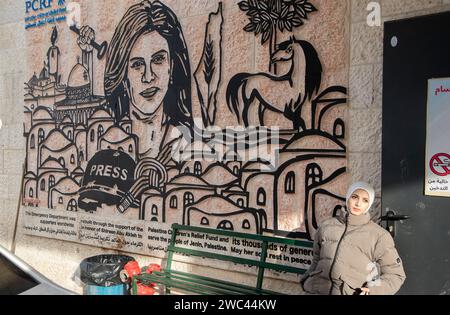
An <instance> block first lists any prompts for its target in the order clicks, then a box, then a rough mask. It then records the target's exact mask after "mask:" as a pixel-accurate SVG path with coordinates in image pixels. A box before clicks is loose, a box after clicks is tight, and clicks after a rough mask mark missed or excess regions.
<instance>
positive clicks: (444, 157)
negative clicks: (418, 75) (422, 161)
mask: <svg viewBox="0 0 450 315" xmlns="http://www.w3.org/2000/svg"><path fill="white" fill-rule="evenodd" d="M449 122H450V78H442V79H431V80H429V81H428V109H427V148H426V170H425V194H426V195H428V196H440V197H450V137H449V134H450V124H449Z"/></svg>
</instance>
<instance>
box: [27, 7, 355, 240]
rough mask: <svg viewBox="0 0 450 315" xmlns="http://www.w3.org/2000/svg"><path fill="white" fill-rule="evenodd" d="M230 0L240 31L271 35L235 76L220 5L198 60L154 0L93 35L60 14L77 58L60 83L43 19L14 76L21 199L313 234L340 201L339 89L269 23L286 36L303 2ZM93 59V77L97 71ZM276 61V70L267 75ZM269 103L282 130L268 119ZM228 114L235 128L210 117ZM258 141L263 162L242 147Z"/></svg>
mask: <svg viewBox="0 0 450 315" xmlns="http://www.w3.org/2000/svg"><path fill="white" fill-rule="evenodd" d="M239 7H240V9H241V10H243V11H245V12H247V15H248V16H249V18H250V20H251V23H250V24H249V25H247V26H246V27H245V29H244V30H242V31H243V32H246V31H247V32H255V34H256V35H258V34H259V33H261V34H262V43H263V44H265V45H267V43H266V42H267V41H269V40H270V44H269V45H270V48H269V51H270V69H269V72H259V73H253V74H252V73H235V75H234V76H233V77H232V78H231V79H230V80H229V82H224V78H223V61H224V58H223V57H224V48H223V47H224V43H223V41H224V37H223V30H224V24H226V23H227V20H226V19H225V18H224V15H223V5H222V3H220V4H219V7H218V9H217V11H215V12H211V14H210V15H209V19H208V22H207V24H206V25H205V28H204V36H201V39H202V40H203V51H202V54H201V57H200V59H199V60H191V59H190V55H189V52H188V43H187V42H186V40H185V37H184V35H183V29H182V27H181V24H180V22H179V20H178V18H177V15H176V14H175V13H174V12H173V11H172V10H171V9H170V8H169V7H167V6H166V5H165V4H164V3H162V2H160V1H142V2H139V3H137V4H135V5H132V6H131V7H129V8H128V10H127V11H126V13H125V14H124V15H123V16H122V18H121V20H120V22H119V23H118V24H117V25H116V26H115V31H114V35H113V36H112V38H111V39H110V40H109V41H107V42H102V43H101V44H99V42H100V41H98V40H97V39H96V36H97V34H96V32H95V30H94V29H93V28H91V27H90V26H87V25H84V26H79V25H72V26H71V27H70V29H71V30H72V31H73V32H71V34H72V35H73V38H71V40H73V41H76V42H77V44H78V47H79V49H80V52H81V58H78V60H76V63H75V66H74V67H73V68H72V70H71V71H70V74H69V77H68V80H67V82H62V80H61V73H60V64H61V61H60V59H61V54H62V53H61V49H60V48H59V47H58V30H57V28H56V27H55V28H54V29H53V30H52V31H51V36H50V48H49V49H48V53H47V56H46V57H47V59H46V60H45V62H44V66H43V68H42V69H41V71H40V73H39V75H36V74H34V75H33V76H32V78H31V79H30V80H29V81H28V82H27V83H25V91H26V95H25V123H24V129H25V132H24V134H25V137H26V138H27V161H26V174H25V178H24V187H23V204H24V205H26V206H29V207H41V208H49V209H55V211H56V210H60V211H71V212H87V213H93V214H97V215H99V216H104V217H108V216H121V217H124V218H127V219H136V220H145V221H151V222H155V223H156V222H157V223H168V224H171V223H182V224H187V225H194V226H203V227H210V228H218V229H226V230H233V231H239V232H246V233H257V234H275V235H282V236H289V237H295V238H304V239H312V238H313V236H314V233H315V231H316V229H317V227H318V224H319V223H320V222H321V221H323V220H325V219H326V218H328V217H330V216H332V215H333V213H334V212H335V211H336V210H337V209H338V208H340V207H343V206H344V205H345V198H344V196H343V195H342V193H343V192H342V187H346V185H347V182H346V181H347V178H346V176H345V173H346V157H347V151H346V146H345V144H344V141H345V137H346V134H345V123H344V121H345V110H344V111H343V110H341V108H342V106H343V107H344V108H345V106H346V102H347V97H346V93H347V90H346V88H345V87H342V86H330V87H325V88H323V87H322V78H323V71H324V70H323V66H322V63H321V60H320V57H319V54H318V52H317V51H316V49H315V48H314V45H313V44H312V43H310V42H308V41H306V40H302V39H300V38H297V37H296V36H294V34H290V38H289V39H288V40H283V41H282V42H280V43H277V32H283V33H284V32H291V33H292V30H293V28H295V27H300V26H302V25H303V21H302V19H306V18H307V14H310V13H313V12H315V14H319V13H318V12H316V11H317V10H316V8H315V7H314V6H313V5H312V4H310V3H309V2H307V1H297V0H293V1H277V0H267V1H266V0H264V1H253V0H249V1H242V2H240V3H239ZM267 15H268V16H267ZM312 17H313V16H311V18H312ZM202 35H203V33H202ZM199 37H200V36H199ZM104 58H106V59H105V69H104V76H103V78H98V77H97V78H96V75H95V74H96V73H97V72H96V71H95V66H96V63H97V62H98V61H99V60H102V59H104ZM282 64H284V65H288V67H287V68H288V71H286V72H285V73H281V74H278V72H281V70H280V69H284V68H283V67H282ZM192 65H196V68H195V69H196V70H195V72H194V73H191V66H192ZM277 65H278V66H280V67H275V66H277ZM95 80H103V86H104V93H103V95H96V94H95V93H94V89H95V88H94V87H95V82H96V81H95ZM193 87H194V88H196V91H195V93H193V92H192V88H193ZM221 89H223V90H224V91H225V93H224V97H223V99H221V97H220V96H221V95H222V94H221V93H219V91H220V90H221ZM194 98H197V100H198V102H194V101H193V99H194ZM194 104H199V106H200V109H199V111H198V112H200V113H201V117H198V119H197V117H194V114H193V113H194V106H195V105H194ZM220 104H227V105H228V109H227V108H226V106H224V107H220ZM273 114H279V115H281V116H282V117H283V119H284V120H285V121H287V122H288V125H289V126H291V127H290V128H288V129H280V128H278V127H277V126H270V125H269V124H268V123H266V118H267V117H269V116H271V115H273ZM229 116H232V117H235V120H236V126H235V127H233V128H224V127H216V126H215V125H216V124H218V122H220V121H222V120H223V119H224V117H229ZM230 143H231V145H230ZM262 144H265V145H267V146H269V147H270V150H272V151H271V152H274V154H276V156H277V158H276V165H273V163H271V161H270V159H271V158H273V156H272V157H266V158H265V157H264V156H261V155H258V156H257V157H256V158H251V159H246V158H245V157H246V156H248V152H249V151H251V150H254V149H259V147H260V146H262ZM192 148H195V149H194V150H193V149H192ZM175 153H177V154H175ZM197 153H199V154H197ZM180 156H183V158H180ZM186 157H187V158H186Z"/></svg>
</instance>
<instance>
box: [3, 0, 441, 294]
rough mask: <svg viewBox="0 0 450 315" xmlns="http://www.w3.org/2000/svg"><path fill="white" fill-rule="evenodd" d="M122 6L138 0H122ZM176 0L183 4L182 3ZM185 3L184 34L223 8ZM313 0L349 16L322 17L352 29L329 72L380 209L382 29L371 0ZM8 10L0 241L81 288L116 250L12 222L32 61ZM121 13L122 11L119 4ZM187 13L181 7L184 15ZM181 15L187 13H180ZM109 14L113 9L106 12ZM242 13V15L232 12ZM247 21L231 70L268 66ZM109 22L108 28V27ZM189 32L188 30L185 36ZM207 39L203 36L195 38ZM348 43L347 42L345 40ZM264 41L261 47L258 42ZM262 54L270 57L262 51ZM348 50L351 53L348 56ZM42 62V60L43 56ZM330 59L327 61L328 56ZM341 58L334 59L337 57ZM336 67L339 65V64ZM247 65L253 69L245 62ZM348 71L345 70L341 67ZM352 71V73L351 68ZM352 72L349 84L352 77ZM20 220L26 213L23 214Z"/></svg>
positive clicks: (210, 1)
mask: <svg viewBox="0 0 450 315" xmlns="http://www.w3.org/2000/svg"><path fill="white" fill-rule="evenodd" d="M95 2H96V5H101V4H102V3H110V0H108V1H106V0H105V1H99V0H95ZM117 2H118V3H120V5H121V6H122V5H123V6H124V7H125V6H126V5H127V4H129V3H134V2H135V1H117ZM177 2H178V3H177ZM180 2H181V0H170V1H169V0H166V1H165V3H166V4H168V5H169V6H172V7H174V8H175V7H177V6H178V5H179V4H180ZM182 2H183V3H186V5H185V9H184V10H182V11H179V12H177V13H178V14H179V18H180V20H181V23H182V25H183V27H184V32H185V33H186V34H193V32H195V30H192V29H191V28H190V25H191V23H189V22H190V21H193V20H198V19H201V20H203V21H204V22H206V21H207V18H208V13H209V12H211V11H213V10H215V8H216V7H217V1H216V0H195V1H194V0H191V1H186V2H185V1H182ZM237 2H238V1H237V0H225V5H224V12H225V15H226V14H227V13H229V12H230V10H239V9H238V7H237V5H236V4H237ZM311 2H313V3H314V4H315V5H317V6H318V7H322V11H327V10H324V7H325V6H329V7H328V9H329V10H328V12H330V10H331V9H333V10H343V12H344V15H345V16H346V17H347V18H346V19H338V20H336V19H333V18H330V19H327V18H326V17H323V23H324V24H325V25H328V24H329V27H327V26H324V27H325V28H328V29H330V30H335V32H337V33H333V32H332V31H330V34H338V35H337V36H338V37H339V36H340V34H341V33H339V32H343V33H347V34H349V36H344V38H347V39H348V40H347V41H346V42H345V43H344V45H338V46H339V47H344V49H347V50H349V51H350V53H349V56H350V58H349V59H344V60H338V61H337V62H332V63H330V66H329V68H328V70H329V71H330V73H331V75H330V76H331V77H333V75H334V78H335V77H340V78H343V79H342V82H335V83H340V84H343V85H345V86H348V87H349V94H350V109H349V111H348V119H347V126H348V129H349V136H348V140H347V142H348V151H349V154H348V165H349V172H350V174H351V180H352V181H356V180H366V181H369V182H370V183H371V184H373V185H374V186H375V188H376V191H377V198H376V205H375V208H374V209H375V210H374V211H375V212H379V211H380V210H381V209H380V201H381V199H380V198H381V136H382V135H381V118H382V42H383V28H382V27H369V26H368V25H367V23H366V16H367V11H366V6H367V3H368V2H370V1H367V0H351V1H350V0H349V1H342V0H333V1H330V0H320V1H319V0H317V1H315V0H312V1H311ZM379 3H380V4H381V8H382V20H383V21H388V20H396V19H401V18H405V17H412V16H418V15H425V14H430V13H436V12H441V11H447V10H449V9H450V1H449V0H426V1H424V0H381V1H379ZM2 4H3V6H2V7H3V10H2V11H1V12H0V21H1V22H0V23H1V24H0V51H1V58H0V70H1V71H0V119H1V120H2V123H3V125H2V128H1V130H0V196H1V197H0V245H2V246H5V247H6V248H8V249H14V250H15V252H16V254H17V255H18V256H19V257H21V258H23V259H24V260H25V261H27V262H28V263H30V264H31V265H32V266H33V267H34V268H36V269H37V270H39V271H41V272H42V273H43V274H44V275H46V276H48V277H49V278H50V279H52V280H54V281H56V282H57V283H59V284H61V285H63V286H64V287H67V288H68V289H71V290H74V291H76V292H81V287H80V286H79V284H77V283H76V282H74V281H73V275H74V272H75V270H76V268H77V266H78V264H79V262H80V261H81V260H82V259H84V258H86V257H89V256H92V255H96V254H98V253H99V252H102V253H113V251H111V250H106V249H100V248H95V247H90V246H85V245H80V244H73V243H67V242H62V241H56V240H50V239H43V238H36V237H30V236H26V235H23V234H22V233H21V231H20V230H19V231H17V234H16V235H14V226H15V221H16V216H17V213H18V211H17V210H18V207H19V196H20V187H21V179H22V177H23V174H22V170H23V164H24V162H25V146H26V144H25V138H24V137H23V128H24V127H23V121H24V119H23V82H25V81H26V80H28V76H29V73H28V72H27V65H26V64H25V63H24V62H23V61H24V60H26V55H27V52H28V53H30V52H29V51H27V49H28V48H27V47H26V31H25V30H24V22H23V17H24V7H23V3H22V2H21V1H17V0H2ZM119 11H122V10H119ZM181 12H182V13H181ZM180 13H181V14H180ZM104 14H110V12H104ZM231 16H236V15H231ZM244 25H245V24H243V21H241V20H239V21H227V25H226V26H225V27H226V28H225V34H226V36H229V39H228V40H230V41H237V42H243V43H246V45H247V46H248V51H251V52H252V53H250V54H249V53H248V51H247V52H246V53H245V54H243V53H240V52H238V53H236V54H235V55H233V56H230V57H227V55H225V58H231V57H232V60H231V59H230V60H228V61H227V60H226V61H225V62H228V67H230V68H232V69H233V71H238V70H240V69H241V70H245V69H248V68H250V69H253V70H258V69H261V68H262V67H263V66H262V65H265V64H266V61H263V58H266V55H267V53H266V50H263V49H261V48H260V45H256V44H257V41H258V39H255V37H254V36H252V35H251V34H244V35H242V34H243V33H239V34H240V35H239V36H233V35H232V34H235V33H236V30H237V29H242V27H243V26H244ZM103 27H104V28H107V25H106V26H103ZM301 34H302V35H303V36H305V37H306V38H309V39H311V40H319V41H320V38H321V36H320V34H319V32H315V31H314V30H313V29H307V28H304V29H302V33H301ZM187 36H190V35H187ZM197 43H202V41H197ZM341 44H342V43H341ZM317 45H318V47H317V48H318V49H319V50H320V51H321V52H322V53H323V54H330V55H328V56H327V58H332V53H333V41H332V40H330V41H329V42H327V41H324V42H323V43H322V44H317ZM258 47H259V48H258ZM189 49H190V50H191V54H194V55H199V54H201V49H202V47H201V46H198V47H196V46H192V47H189ZM263 53H264V55H262V54H263ZM343 55H344V56H345V53H344V54H343ZM39 59H40V60H42V58H39ZM327 60H329V59H327ZM335 60H336V59H335ZM333 65H334V66H336V65H337V66H336V67H335V68H333ZM247 66H248V67H247ZM343 72H344V73H343ZM345 72H348V73H345ZM346 78H349V80H348V79H347V80H348V81H349V83H347V82H346ZM19 225H20V218H19ZM136 258H137V259H138V260H139V261H140V262H142V263H143V264H144V263H149V262H157V263H159V262H160V260H158V259H153V258H151V257H136ZM180 268H183V269H185V270H193V271H198V270H197V269H200V268H197V267H195V266H192V265H180ZM201 272H204V273H208V272H211V270H209V269H208V268H204V267H202V268H201ZM214 273H215V274H218V275H220V277H222V278H228V279H230V278H234V280H237V279H239V281H241V282H247V283H251V281H252V280H253V278H252V277H250V276H246V275H242V274H241V275H236V274H234V275H230V274H229V273H228V272H225V271H221V272H216V271H214ZM269 284H270V286H271V288H272V289H275V290H283V291H285V292H287V293H300V289H299V288H298V285H297V284H296V283H284V282H280V281H275V280H273V281H271V282H270V283H269Z"/></svg>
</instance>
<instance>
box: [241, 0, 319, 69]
mask: <svg viewBox="0 0 450 315" xmlns="http://www.w3.org/2000/svg"><path fill="white" fill-rule="evenodd" d="M238 5H239V8H240V9H241V10H242V11H244V12H246V14H247V16H248V17H249V20H250V23H248V24H247V25H246V26H245V27H244V30H245V31H246V32H254V33H255V35H258V34H260V33H261V44H262V45H264V44H265V43H266V42H267V41H268V40H269V55H270V56H272V55H273V50H274V49H276V47H277V44H278V43H277V32H278V31H280V32H284V30H287V31H289V32H292V31H293V29H294V28H296V27H300V26H302V25H303V24H304V23H303V21H302V19H307V18H308V14H309V13H312V12H315V11H317V9H316V8H315V7H314V6H313V5H312V4H311V3H309V2H308V1H306V0H244V1H241V2H239V3H238ZM272 67H274V73H275V74H276V73H277V70H276V64H274V63H272V62H271V63H270V64H269V71H272Z"/></svg>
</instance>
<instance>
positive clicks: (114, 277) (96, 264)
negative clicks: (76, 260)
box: [80, 255, 134, 287]
mask: <svg viewBox="0 0 450 315" xmlns="http://www.w3.org/2000/svg"><path fill="white" fill-rule="evenodd" d="M130 261H134V258H133V257H130V256H126V255H99V256H93V257H89V258H86V259H84V260H83V261H82V262H81V264H80V280H81V281H82V282H83V283H84V284H87V285H95V286H101V287H112V286H115V285H119V284H123V283H122V281H121V280H120V271H122V269H123V267H124V266H125V265H126V264H127V263H128V262H130Z"/></svg>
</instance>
